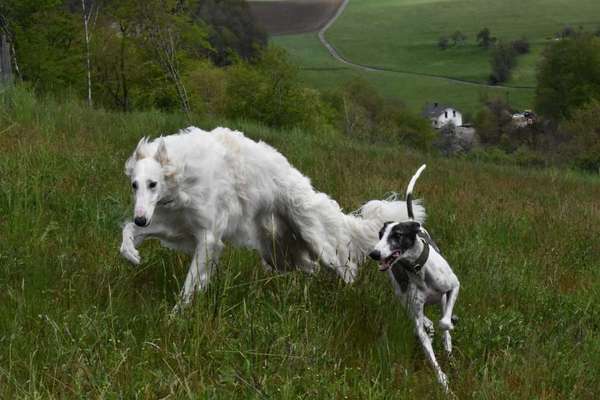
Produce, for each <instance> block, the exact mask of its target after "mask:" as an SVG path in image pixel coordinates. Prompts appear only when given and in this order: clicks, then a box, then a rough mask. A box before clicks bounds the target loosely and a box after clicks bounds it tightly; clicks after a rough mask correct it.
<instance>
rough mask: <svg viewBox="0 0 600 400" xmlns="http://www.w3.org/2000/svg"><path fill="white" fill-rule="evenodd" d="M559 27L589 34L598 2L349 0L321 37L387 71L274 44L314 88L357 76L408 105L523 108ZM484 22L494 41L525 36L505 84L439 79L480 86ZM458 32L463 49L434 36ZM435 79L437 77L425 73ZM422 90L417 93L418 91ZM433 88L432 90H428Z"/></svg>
mask: <svg viewBox="0 0 600 400" xmlns="http://www.w3.org/2000/svg"><path fill="white" fill-rule="evenodd" d="M566 25H569V26H572V27H573V28H575V29H579V28H580V27H581V28H583V29H586V30H588V31H594V30H596V29H597V28H598V27H599V26H600V3H598V2H596V1H593V0H575V1H572V2H565V1H563V0H535V1H528V2H520V1H516V0H510V1H503V2H496V1H492V0H460V1H430V0H394V1H391V0H383V1H369V0H352V1H350V3H349V5H348V7H347V8H346V10H345V11H344V13H343V14H342V15H341V17H340V18H339V19H338V20H337V21H336V23H335V24H334V25H333V26H332V27H331V29H330V30H329V31H328V32H327V34H326V37H327V39H328V40H329V41H330V43H332V45H333V46H335V48H336V49H337V50H338V51H339V53H340V54H341V55H343V56H344V57H345V58H347V59H348V60H351V61H352V62H355V63H358V64H364V65H369V66H376V67H380V68H383V69H386V70H389V71H390V72H366V71H360V70H355V69H348V68H347V67H345V66H343V65H340V64H337V65H336V66H337V67H342V68H343V69H342V70H340V71H336V72H332V71H329V70H326V71H325V72H323V73H321V72H320V71H319V72H315V71H314V70H313V69H328V68H331V67H332V65H331V63H329V62H326V61H325V58H326V57H323V56H321V55H319V49H318V47H319V43H318V42H317V41H316V40H308V39H307V37H306V36H288V37H285V38H277V39H276V40H275V41H276V43H279V44H281V45H283V46H284V47H286V48H287V49H289V50H290V52H291V53H292V54H293V55H294V57H296V59H297V62H298V63H299V64H300V65H302V66H303V67H304V68H310V70H309V71H307V72H306V74H305V76H306V79H307V80H308V81H309V82H311V83H313V84H315V85H317V86H331V85H332V84H331V82H332V81H333V82H337V81H343V80H345V79H347V78H348V77H350V76H355V75H359V76H363V77H365V78H366V79H368V80H370V81H371V82H372V83H373V84H374V85H375V86H377V87H378V88H379V89H380V90H381V91H382V93H384V94H386V95H389V96H397V97H400V98H403V99H404V100H405V101H406V102H407V103H408V104H410V105H412V106H413V107H420V106H422V104H423V100H425V101H431V100H432V99H436V98H437V99H438V100H440V101H444V102H448V103H453V104H456V105H457V106H462V107H466V108H468V109H474V108H476V107H477V104H478V102H479V97H481V95H482V93H495V94H497V95H498V94H499V95H502V96H506V97H507V98H508V99H509V101H511V103H513V104H514V105H515V107H517V108H523V107H528V106H531V100H532V96H533V90H532V89H527V88H532V87H534V86H535V71H536V64H537V61H538V60H539V56H540V54H541V51H542V49H543V47H544V46H545V45H546V43H548V41H549V40H552V39H553V37H554V35H555V33H557V32H559V31H561V30H562V29H563V28H564V27H565V26H566ZM484 27H487V28H489V29H490V31H491V33H492V35H493V36H495V37H497V38H498V39H502V40H506V41H510V40H514V39H519V38H521V37H525V38H527V39H528V40H529V42H530V44H531V53H530V54H528V55H525V56H522V57H519V60H518V65H517V68H516V69H515V70H514V72H513V76H512V79H511V80H510V81H509V82H507V83H506V86H508V87H507V88H500V89H490V88H488V87H485V86H481V85H480V86H477V85H468V84H460V83H456V82H451V81H448V80H444V79H443V78H450V79H457V80H466V81H470V82H474V83H479V84H485V83H486V82H487V78H488V77H489V74H490V66H489V51H488V50H484V49H482V48H480V47H478V46H477V42H476V35H477V33H478V32H479V31H480V30H481V29H482V28H484ZM457 30H460V31H461V32H463V33H465V34H466V35H467V41H466V44H465V45H464V46H457V47H454V48H450V49H447V50H440V49H439V48H438V47H437V42H438V39H439V38H440V37H441V36H444V35H447V36H449V35H451V34H452V33H453V32H455V31H457ZM432 76H438V77H439V78H437V79H436V78H433V77H432ZM421 88H422V90H421ZM436 92H437V94H436Z"/></svg>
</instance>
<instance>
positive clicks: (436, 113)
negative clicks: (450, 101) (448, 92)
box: [423, 103, 463, 129]
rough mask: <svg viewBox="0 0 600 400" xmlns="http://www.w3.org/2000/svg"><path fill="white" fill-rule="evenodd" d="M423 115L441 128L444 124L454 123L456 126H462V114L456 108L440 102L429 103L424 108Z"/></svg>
mask: <svg viewBox="0 0 600 400" xmlns="http://www.w3.org/2000/svg"><path fill="white" fill-rule="evenodd" d="M423 116H424V117H425V118H427V119H428V120H430V121H431V126H433V127H434V128H436V129H440V128H441V127H443V126H444V125H448V124H449V123H452V124H453V125H454V126H462V124H463V120H462V114H461V112H460V111H458V110H457V109H456V108H454V107H451V106H446V105H443V104H439V103H432V104H427V105H426V106H425V109H424V110H423Z"/></svg>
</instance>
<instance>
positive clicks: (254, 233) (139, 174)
mask: <svg viewBox="0 0 600 400" xmlns="http://www.w3.org/2000/svg"><path fill="white" fill-rule="evenodd" d="M125 172H126V174H127V175H128V176H129V177H130V178H131V180H132V182H136V183H137V184H138V185H141V186H139V188H138V190H137V191H136V195H135V203H136V205H135V207H134V213H135V216H136V217H145V218H146V219H147V220H148V221H149V223H148V225H147V226H144V227H140V226H137V225H135V224H133V223H131V222H130V223H127V224H125V226H124V227H123V241H122V244H121V254H122V255H123V256H124V257H125V258H127V259H128V260H130V261H131V262H133V263H135V264H137V263H139V262H140V256H139V252H138V251H137V247H138V246H139V245H140V244H141V243H142V241H143V240H144V239H145V238H147V237H155V238H158V239H160V240H161V242H162V243H163V244H164V245H166V246H168V247H170V248H173V249H177V250H182V251H185V252H188V253H190V254H192V255H193V260H192V263H191V265H190V268H189V271H188V274H187V277H186V280H185V283H184V287H183V289H182V293H181V300H182V302H183V303H188V302H189V301H190V300H191V299H192V296H193V294H194V292H195V291H197V290H202V289H204V288H205V287H206V285H207V284H208V283H209V279H210V275H211V272H212V269H213V267H214V266H215V265H216V263H217V262H218V258H219V254H220V252H221V250H222V248H223V246H224V244H223V242H225V241H228V242H231V243H232V244H234V245H237V246H245V247H250V248H252V249H255V250H257V251H258V252H259V253H260V255H261V257H262V259H263V263H264V264H266V265H268V266H270V267H272V268H275V269H280V270H283V269H287V268H289V267H298V268H300V269H302V270H305V271H309V272H312V271H314V270H315V269H316V268H317V267H318V266H319V265H325V266H328V267H330V268H333V269H334V270H335V271H336V272H337V274H338V275H339V276H340V277H341V278H342V279H343V280H344V281H346V282H352V281H353V280H354V279H355V278H356V275H357V270H358V265H360V264H361V263H363V262H364V261H365V258H366V255H367V254H368V252H369V251H370V250H371V249H372V248H373V246H374V245H375V243H376V242H377V240H378V237H377V236H378V235H377V233H378V230H379V227H380V226H381V225H382V224H383V222H385V221H390V220H396V221H397V220H406V219H407V218H408V216H407V211H406V204H405V202H404V201H386V200H372V201H369V202H368V203H366V204H365V205H363V206H362V207H361V208H360V209H359V210H358V212H357V213H356V214H354V215H349V214H348V215H347V214H344V213H343V212H342V209H341V208H340V206H339V205H338V203H337V202H336V201H334V200H333V199H331V198H330V197H329V196H327V195H326V194H324V193H320V192H317V191H315V190H314V188H313V187H312V185H311V183H310V180H309V179H308V178H307V177H306V176H304V175H302V174H301V173H300V172H299V171H298V170H297V169H296V168H294V167H293V166H292V165H290V164H289V162H288V161H287V159H286V158H285V157H284V156H283V155H281V154H280V153H279V152H278V151H277V150H275V149H274V148H273V147H271V146H269V145H268V144H266V143H264V142H255V141H253V140H251V139H248V138H246V137H245V136H244V135H243V134H242V133H240V132H236V131H232V130H230V129H227V128H216V129H214V130H213V131H211V132H206V131H203V130H201V129H198V128H195V127H189V128H187V129H185V130H183V131H180V132H179V133H178V134H174V135H170V136H165V137H161V138H159V139H156V140H154V141H148V140H147V139H145V138H144V139H142V140H140V142H139V144H138V146H137V148H136V150H135V151H134V154H133V155H132V156H131V157H130V158H129V160H127V162H126V164H125ZM152 181H154V182H157V184H156V187H154V188H150V186H149V184H150V182H152ZM161 204H164V205H161ZM415 218H416V220H418V221H421V222H422V221H424V219H425V210H424V208H423V207H422V206H421V205H419V204H417V205H416V207H415Z"/></svg>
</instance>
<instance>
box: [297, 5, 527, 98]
mask: <svg viewBox="0 0 600 400" xmlns="http://www.w3.org/2000/svg"><path fill="white" fill-rule="evenodd" d="M349 2H350V0H344V1H343V3H342V4H341V5H340V7H339V8H338V10H337V11H336V13H335V14H334V15H333V17H332V18H331V19H330V20H329V22H327V24H325V25H324V26H323V28H321V29H320V30H319V34H318V36H319V41H320V42H321V44H323V46H325V48H326V49H327V51H328V52H329V54H331V56H332V57H333V58H335V59H336V60H337V61H339V62H340V63H342V64H345V65H348V66H350V67H353V68H358V69H361V70H363V71H368V72H392V73H396V74H404V75H413V76H424V77H427V78H433V79H439V80H443V81H446V82H455V83H460V84H463V85H470V86H478V87H487V88H491V89H523V90H531V89H535V87H533V86H510V85H489V84H487V83H481V82H476V81H469V80H466V79H458V78H452V77H450V76H444V75H435V74H427V73H422V72H414V71H404V70H400V69H390V68H382V67H378V66H374V65H367V64H359V63H355V62H352V61H350V60H349V59H347V58H346V57H344V56H343V55H341V54H340V53H339V52H338V51H337V49H336V48H335V47H334V46H333V45H332V44H331V43H330V42H329V41H328V40H327V39H326V38H325V33H326V32H327V30H328V29H329V28H331V26H332V25H333V24H334V23H335V21H336V20H337V19H338V18H339V16H340V15H342V13H343V12H344V10H345V9H346V6H348V3H349ZM306 69H315V70H318V69H319V68H306ZM325 69H326V68H325Z"/></svg>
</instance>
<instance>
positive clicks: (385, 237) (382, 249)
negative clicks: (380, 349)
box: [369, 165, 460, 391]
mask: <svg viewBox="0 0 600 400" xmlns="http://www.w3.org/2000/svg"><path fill="white" fill-rule="evenodd" d="M424 169H425V165H422V166H421V168H419V170H418V171H417V172H416V173H415V175H414V176H413V177H412V179H411V180H410V183H409V184H408V189H407V190H406V206H407V211H408V216H409V218H410V219H411V221H405V222H386V223H385V224H384V225H383V228H382V229H381V231H380V233H379V239H380V240H379V242H378V243H377V245H376V246H375V249H374V250H373V251H372V252H371V253H370V254H369V257H371V258H372V259H374V260H376V261H379V269H380V270H381V271H388V274H389V277H390V280H391V281H392V284H393V285H394V288H395V291H396V295H397V296H398V297H399V298H400V300H401V302H402V304H403V305H404V307H405V308H406V309H407V311H408V312H409V314H410V316H411V318H413V321H414V324H415V330H416V333H417V336H418V338H419V341H420V342H421V345H422V346H423V350H424V351H425V354H426V355H427V358H428V359H429V362H430V363H431V365H432V366H433V368H434V369H435V371H436V374H437V378H438V381H439V382H440V383H441V384H442V385H443V387H444V389H445V390H446V391H448V378H447V377H446V374H444V372H443V371H442V369H441V368H440V366H439V364H438V363H437V360H436V358H435V354H434V353H433V347H432V345H431V338H432V337H433V323H432V322H431V321H430V320H429V319H428V318H427V317H426V316H425V314H424V312H423V309H424V307H425V305H427V304H439V305H440V306H441V308H442V313H443V315H442V319H440V322H439V327H440V329H441V330H442V331H443V339H444V349H445V350H446V352H447V353H448V354H450V353H451V352H452V338H451V337H450V331H451V330H452V329H454V324H453V319H454V317H453V315H452V310H453V308H454V303H455V302H456V298H457V297H458V290H459V288H460V283H459V282H458V278H457V277H456V275H455V274H454V272H453V271H452V268H450V265H449V264H448V262H447V261H446V260H445V259H444V257H443V256H442V255H441V252H440V249H439V248H438V247H437V245H436V244H435V242H434V241H433V240H432V239H431V236H429V233H428V232H427V231H426V230H425V228H423V227H422V226H421V224H420V223H419V222H416V221H415V220H414V215H413V212H412V204H411V203H412V191H413V188H414V186H415V182H416V181H417V179H418V178H419V175H421V172H423V170H424Z"/></svg>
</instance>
